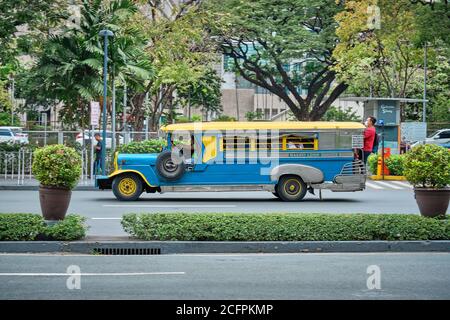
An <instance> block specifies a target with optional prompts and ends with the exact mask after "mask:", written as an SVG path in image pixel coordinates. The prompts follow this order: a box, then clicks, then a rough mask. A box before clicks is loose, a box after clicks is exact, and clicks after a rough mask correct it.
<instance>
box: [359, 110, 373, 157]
mask: <svg viewBox="0 0 450 320" xmlns="http://www.w3.org/2000/svg"><path fill="white" fill-rule="evenodd" d="M376 122H377V119H375V117H372V116H370V117H368V118H367V120H366V122H365V123H364V124H365V125H366V127H367V128H366V130H364V148H363V150H362V152H361V149H358V159H359V160H362V161H363V162H364V165H365V164H366V162H367V158H368V157H369V155H370V154H371V153H372V150H373V142H374V140H375V135H376V134H377V133H376V131H375V123H376Z"/></svg>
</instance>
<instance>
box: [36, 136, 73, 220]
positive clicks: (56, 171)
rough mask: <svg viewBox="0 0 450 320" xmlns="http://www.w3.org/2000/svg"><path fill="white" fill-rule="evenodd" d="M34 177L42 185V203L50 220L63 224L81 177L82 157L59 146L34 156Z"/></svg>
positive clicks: (40, 196) (39, 151)
mask: <svg viewBox="0 0 450 320" xmlns="http://www.w3.org/2000/svg"><path fill="white" fill-rule="evenodd" d="M32 170H33V174H34V176H35V177H36V179H37V180H38V181H39V182H40V187H39V199H40V203H41V209H42V214H43V216H44V218H45V219H46V220H49V221H55V220H63V219H64V217H65V215H66V212H67V208H68V207H69V203H70V198H71V190H72V189H73V188H74V187H75V186H76V185H77V183H78V180H79V179H80V176H81V156H80V155H79V154H78V153H77V152H76V150H75V149H73V148H70V147H66V146H64V145H60V144H56V145H49V146H46V147H43V148H39V149H37V150H36V151H35V152H34V159H33V167H32Z"/></svg>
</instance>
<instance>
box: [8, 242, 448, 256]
mask: <svg viewBox="0 0 450 320" xmlns="http://www.w3.org/2000/svg"><path fill="white" fill-rule="evenodd" d="M0 252H3V253H49V252H54V253H83V254H93V253H97V254H107V255H116V254H117V255H128V254H133V255H134V254H186V253H308V252H309V253H314V252H315V253H318V252H349V253H350V252H355V253H356V252H450V240H442V241H292V242H282V241H261V242H259V241H255V242H235V241H229V242H226V241H223V242H220V241H71V242H63V241H0Z"/></svg>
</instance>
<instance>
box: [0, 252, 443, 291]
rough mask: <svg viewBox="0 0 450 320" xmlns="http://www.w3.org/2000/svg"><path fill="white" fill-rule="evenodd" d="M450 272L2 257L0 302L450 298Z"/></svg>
mask: <svg viewBox="0 0 450 320" xmlns="http://www.w3.org/2000/svg"><path fill="white" fill-rule="evenodd" d="M69 266H77V267H79V268H80V269H79V270H78V271H76V272H79V273H80V274H81V277H80V281H79V282H78V279H77V278H71V279H69V274H67V268H68V267H69ZM369 266H372V267H370V268H374V267H373V266H376V267H375V268H377V267H378V268H379V275H380V277H379V289H377V288H374V287H373V286H372V289H369V288H368V285H367V282H368V278H369V277H371V276H372V272H373V271H370V272H369V273H368V267H369ZM74 270H75V269H74ZM369 270H370V269H369ZM449 271H450V254H447V253H376V254H375V253H373V254H369V253H366V254H361V253H359V254H343V253H342V254H332V253H326V254H314V253H308V254H277V255H270V254H253V255H250V254H236V255H164V256H74V255H68V256H67V255H66V256H63V255H0V299H51V300H53V299H194V300H195V299H295V300H297V299H298V300H299V299H449V298H450V272H449ZM72 272H74V271H72ZM68 279H69V285H71V288H72V289H68V287H67V282H68ZM369 283H372V284H374V283H376V282H372V281H369ZM77 284H79V285H80V289H76V288H77Z"/></svg>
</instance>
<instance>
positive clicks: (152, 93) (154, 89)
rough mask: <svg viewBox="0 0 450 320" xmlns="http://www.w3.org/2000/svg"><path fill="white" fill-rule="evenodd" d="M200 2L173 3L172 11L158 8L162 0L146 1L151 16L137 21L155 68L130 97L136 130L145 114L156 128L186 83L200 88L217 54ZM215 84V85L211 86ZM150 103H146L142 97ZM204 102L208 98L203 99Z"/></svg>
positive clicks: (185, 86) (152, 126)
mask: <svg viewBox="0 0 450 320" xmlns="http://www.w3.org/2000/svg"><path fill="white" fill-rule="evenodd" d="M199 3H200V1H186V2H185V3H184V4H181V5H179V6H174V8H173V12H174V14H172V15H170V14H167V13H166V11H164V10H163V9H161V1H148V4H149V6H150V15H149V16H148V19H147V21H140V26H139V27H140V28H141V32H142V33H143V34H145V35H147V36H148V46H147V48H146V51H147V53H148V54H149V56H150V60H151V62H152V65H153V67H154V71H155V74H154V77H153V78H152V79H151V81H150V82H149V83H148V84H147V85H146V88H145V90H144V91H140V92H136V93H135V94H134V95H133V97H132V99H131V104H132V110H133V111H132V117H131V119H133V120H134V121H135V124H137V126H135V129H136V130H138V131H140V130H142V127H143V122H142V123H141V122H136V121H139V120H138V119H144V117H148V119H149V128H150V130H152V131H156V130H157V129H158V128H157V127H158V124H159V120H160V118H161V115H162V114H164V113H165V110H169V111H168V114H169V116H170V117H171V116H172V115H173V114H174V112H173V109H174V103H175V100H174V95H175V93H177V92H178V91H180V92H181V95H182V94H183V91H185V90H186V88H188V87H189V86H193V87H202V84H201V82H202V78H203V77H205V76H208V72H209V70H211V63H212V62H213V61H214V60H215V58H216V56H215V55H214V54H213V51H212V50H213V46H212V45H211V40H210V39H209V34H208V32H207V30H205V21H206V19H208V16H207V15H205V16H202V15H199V14H198V11H197V10H198V4H199ZM213 87H214V86H213ZM146 96H149V100H150V103H149V105H147V106H146V105H145V103H144V102H145V97H146ZM205 102H207V101H205Z"/></svg>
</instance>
